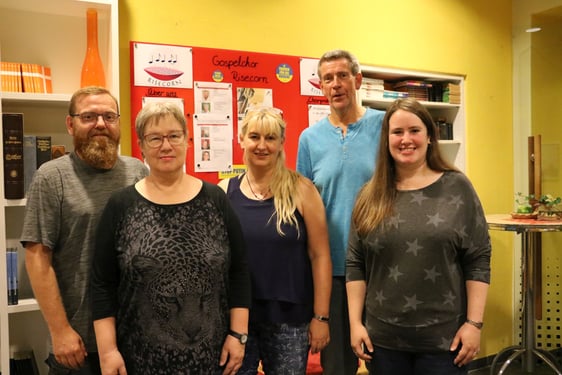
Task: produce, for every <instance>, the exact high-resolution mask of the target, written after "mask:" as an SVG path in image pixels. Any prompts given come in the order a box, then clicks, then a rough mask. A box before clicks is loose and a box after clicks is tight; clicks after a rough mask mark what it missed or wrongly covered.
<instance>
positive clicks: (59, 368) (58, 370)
mask: <svg viewBox="0 0 562 375" xmlns="http://www.w3.org/2000/svg"><path fill="white" fill-rule="evenodd" d="M45 363H46V364H47V365H48V366H49V375H101V369H100V357H99V356H98V353H88V356H87V357H86V360H85V361H84V365H83V366H82V367H81V368H80V369H79V370H73V369H69V368H67V367H64V366H63V365H61V364H60V363H58V362H57V360H56V359H55V356H54V354H53V353H50V354H49V357H48V358H47V359H46V360H45Z"/></svg>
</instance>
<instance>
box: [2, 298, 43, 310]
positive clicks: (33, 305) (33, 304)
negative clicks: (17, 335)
mask: <svg viewBox="0 0 562 375" xmlns="http://www.w3.org/2000/svg"><path fill="white" fill-rule="evenodd" d="M38 310H39V304H38V303H37V301H36V300H35V298H24V299H20V300H19V301H18V304H17V305H9V306H8V314H17V313H20V312H26V311H38Z"/></svg>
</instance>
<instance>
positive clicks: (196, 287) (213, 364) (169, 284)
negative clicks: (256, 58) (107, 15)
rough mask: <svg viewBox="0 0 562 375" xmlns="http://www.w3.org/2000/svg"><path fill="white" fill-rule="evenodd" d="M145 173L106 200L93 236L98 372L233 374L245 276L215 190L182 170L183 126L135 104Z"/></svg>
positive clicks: (234, 231) (163, 106) (163, 105)
mask: <svg viewBox="0 0 562 375" xmlns="http://www.w3.org/2000/svg"><path fill="white" fill-rule="evenodd" d="M136 132H137V136H138V143H139V146H140V148H141V150H142V153H143V155H144V158H145V162H146V164H147V165H148V166H149V168H150V173H149V175H148V176H147V177H146V178H144V179H142V180H141V181H139V182H138V183H136V184H135V185H132V186H129V187H127V188H125V189H122V190H121V191H118V192H116V193H115V194H113V195H112V197H111V198H110V200H109V202H108V204H107V206H106V208H105V210H104V212H103V214H102V218H101V223H100V225H99V227H98V232H97V239H98V241H97V244H96V251H95V255H94V262H93V269H92V282H91V290H92V298H93V318H94V328H95V332H96V338H97V344H98V350H99V353H100V363H101V368H102V372H103V373H104V374H115V373H119V374H122V373H124V371H126V372H127V374H129V375H132V374H160V373H167V374H186V373H190V374H217V375H218V374H234V373H236V371H237V370H238V369H239V368H240V366H241V364H242V359H243V357H244V349H245V346H244V344H245V342H246V335H247V332H248V307H249V305H250V279H249V273H248V269H247V264H246V250H245V245H244V241H243V237H242V231H241V228H240V224H239V222H238V219H237V217H236V214H235V213H234V211H233V210H232V208H231V207H230V204H229V202H228V200H227V198H226V196H225V194H224V192H223V191H222V190H221V189H220V188H218V187H217V186H215V185H212V184H209V183H206V182H203V181H202V180H200V179H198V178H195V177H193V176H191V175H189V174H186V173H185V172H184V163H185V158H186V153H187V148H188V144H187V136H188V134H187V129H186V120H185V117H184V114H183V113H182V112H181V110H180V109H179V107H177V105H175V104H173V103H167V102H156V103H149V104H147V105H146V106H144V107H143V109H142V110H141V111H140V112H139V114H138V116H137V118H136Z"/></svg>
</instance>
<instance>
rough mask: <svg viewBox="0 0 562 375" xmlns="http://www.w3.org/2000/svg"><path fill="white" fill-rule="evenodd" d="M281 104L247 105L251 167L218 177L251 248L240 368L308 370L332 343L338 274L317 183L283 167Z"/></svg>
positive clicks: (245, 141)
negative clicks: (249, 301) (311, 356)
mask: <svg viewBox="0 0 562 375" xmlns="http://www.w3.org/2000/svg"><path fill="white" fill-rule="evenodd" d="M284 142H285V122H284V121H283V118H282V116H281V114H280V112H279V111H278V110H275V109H273V108H261V109H257V110H252V111H250V112H248V114H247V115H246V117H245V118H244V120H243V122H242V123H241V125H240V144H241V147H242V148H243V150H244V162H245V164H246V166H247V168H248V170H247V172H246V173H244V174H243V175H241V176H238V177H234V178H231V179H229V180H223V181H221V183H220V184H219V185H220V186H221V187H222V188H223V189H224V190H225V191H226V193H227V196H228V198H229V199H230V202H231V204H232V206H233V208H234V210H235V211H236V212H237V214H238V216H239V218H240V221H241V224H242V230H243V232H244V238H245V240H246V246H247V249H248V264H249V268H250V274H251V278H252V306H251V309H250V323H249V335H248V342H247V344H246V353H245V357H244V361H243V364H242V368H241V369H240V371H239V374H256V372H257V368H258V364H259V362H260V360H261V362H262V366H263V371H264V372H265V374H305V373H306V364H307V358H308V351H309V350H311V351H312V352H313V353H316V352H319V351H320V350H322V349H323V348H324V347H325V346H326V345H327V344H328V342H329V326H328V324H329V304H330V291H331V281H332V265H331V260H330V252H329V244H328V232H327V225H326V218H325V211H324V206H323V204H322V200H321V198H320V195H319V193H318V191H317V190H316V188H315V187H314V185H313V184H312V182H311V181H310V180H308V179H307V178H305V177H303V176H301V175H300V174H298V173H297V172H294V171H292V170H290V169H288V168H287V167H286V166H285V154H284V151H283V145H284Z"/></svg>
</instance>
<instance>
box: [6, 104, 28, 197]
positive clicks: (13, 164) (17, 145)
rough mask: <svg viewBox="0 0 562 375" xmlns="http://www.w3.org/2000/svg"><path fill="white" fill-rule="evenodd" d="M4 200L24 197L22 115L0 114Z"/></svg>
mask: <svg viewBox="0 0 562 375" xmlns="http://www.w3.org/2000/svg"><path fill="white" fill-rule="evenodd" d="M2 135H3V141H4V144H3V149H4V160H3V163H4V198H6V199H22V198H24V196H25V190H24V188H25V186H24V174H23V113H2Z"/></svg>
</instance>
